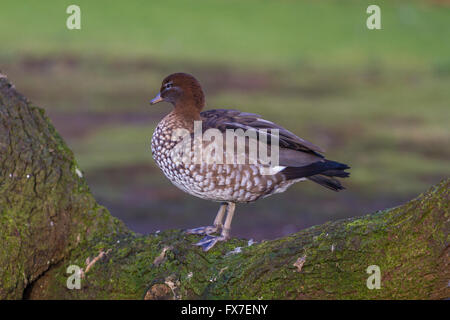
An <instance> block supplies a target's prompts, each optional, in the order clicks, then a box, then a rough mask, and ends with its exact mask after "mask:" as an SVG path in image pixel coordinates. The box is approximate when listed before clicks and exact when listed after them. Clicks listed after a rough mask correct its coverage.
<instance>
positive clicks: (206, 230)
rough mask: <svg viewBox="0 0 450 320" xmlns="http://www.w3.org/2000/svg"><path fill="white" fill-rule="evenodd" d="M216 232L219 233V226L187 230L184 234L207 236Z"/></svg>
mask: <svg viewBox="0 0 450 320" xmlns="http://www.w3.org/2000/svg"><path fill="white" fill-rule="evenodd" d="M217 231H219V226H206V227H198V228H193V229H187V230H186V231H185V232H186V233H187V234H200V235H209V234H211V233H214V232H217Z"/></svg>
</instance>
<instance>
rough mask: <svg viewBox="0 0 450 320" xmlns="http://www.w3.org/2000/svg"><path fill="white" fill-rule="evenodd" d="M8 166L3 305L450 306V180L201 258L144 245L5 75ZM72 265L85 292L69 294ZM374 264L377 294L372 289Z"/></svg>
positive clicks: (186, 239)
mask: <svg viewBox="0 0 450 320" xmlns="http://www.w3.org/2000/svg"><path fill="white" fill-rule="evenodd" d="M0 156H1V157H0V169H1V172H0V298H1V299H21V298H29V299H198V298H204V299H390V298H393V299H444V298H448V297H449V296H450V291H449V270H450V269H449V247H448V242H449V235H448V231H449V221H450V220H449V210H448V204H449V184H450V179H446V180H443V181H442V182H441V183H440V184H438V185H436V186H434V187H432V188H431V189H430V190H428V191H427V192H426V193H424V194H422V195H420V196H419V197H418V198H416V199H414V200H411V201H410V202H408V203H406V204H404V205H402V206H399V207H396V208H392V209H387V210H384V211H380V212H375V213H372V214H369V215H366V216H363V217H357V218H351V219H345V220H339V221H334V222H328V223H326V224H323V225H321V226H315V227H311V228H308V229H306V230H302V231H300V232H298V233H296V234H293V235H290V236H288V237H285V238H281V239H277V240H273V241H265V242H262V243H256V244H252V245H250V246H249V243H248V242H247V241H246V240H242V239H232V240H230V241H228V242H226V243H219V244H217V245H216V246H215V247H214V248H213V249H212V250H210V251H209V252H207V253H204V252H202V251H201V250H200V248H198V247H195V246H193V245H192V244H193V243H194V242H196V241H198V239H199V236H194V235H189V236H188V235H185V234H184V233H183V232H182V231H180V230H169V231H165V232H162V233H158V234H152V235H147V236H142V235H138V234H135V233H133V232H131V231H130V230H128V229H127V228H126V227H125V226H124V224H123V223H122V222H121V221H119V220H117V219H115V218H114V217H112V216H111V215H110V214H109V212H108V211H107V210H106V209H105V208H104V207H102V206H100V205H98V204H97V202H96V201H95V199H94V198H93V196H92V194H91V193H90V191H89V188H88V186H87V184H86V181H85V179H84V178H83V176H82V173H81V171H80V170H81V169H80V168H79V167H78V165H77V163H76V161H75V159H74V156H73V153H72V152H71V151H70V150H69V149H68V147H67V146H66V144H65V143H64V141H63V140H62V138H61V137H60V136H59V135H58V133H57V132H56V130H55V129H54V127H53V126H52V125H51V123H50V121H49V119H48V118H47V117H46V116H45V113H44V111H43V110H42V109H40V108H38V107H35V106H33V105H32V103H31V102H30V101H28V100H27V99H26V98H25V97H23V96H22V95H20V94H19V93H17V91H16V90H15V88H14V86H12V85H11V84H10V82H9V81H8V79H7V78H6V77H5V76H4V75H2V74H1V73H0ZM71 265H72V266H78V267H79V268H80V270H81V271H80V272H81V274H80V285H81V288H80V289H76V288H74V289H68V286H67V283H68V282H69V283H72V282H71V281H72V280H73V279H74V278H73V277H71V276H76V275H74V274H72V273H68V272H67V268H68V267H69V266H71ZM371 265H376V266H378V267H379V270H380V275H381V278H380V288H379V289H376V288H375V289H369V288H368V286H367V282H368V278H369V277H371V278H370V279H369V282H370V283H372V278H373V277H374V276H375V275H371V274H368V273H367V268H368V267H369V266H371ZM69 277H71V278H69ZM70 279H72V280H70ZM68 280H69V281H68Z"/></svg>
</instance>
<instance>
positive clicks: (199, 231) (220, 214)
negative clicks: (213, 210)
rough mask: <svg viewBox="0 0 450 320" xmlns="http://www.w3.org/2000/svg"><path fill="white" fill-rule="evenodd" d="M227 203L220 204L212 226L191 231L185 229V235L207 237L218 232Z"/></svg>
mask: <svg viewBox="0 0 450 320" xmlns="http://www.w3.org/2000/svg"><path fill="white" fill-rule="evenodd" d="M227 206H228V203H226V202H225V203H222V204H221V205H220V208H219V212H217V215H216V218H215V219H214V224H213V225H212V226H206V227H198V228H193V229H187V230H186V233H189V234H201V235H204V234H206V235H209V234H211V233H214V232H217V231H219V229H221V228H222V221H223V216H224V215H225V211H226V209H227Z"/></svg>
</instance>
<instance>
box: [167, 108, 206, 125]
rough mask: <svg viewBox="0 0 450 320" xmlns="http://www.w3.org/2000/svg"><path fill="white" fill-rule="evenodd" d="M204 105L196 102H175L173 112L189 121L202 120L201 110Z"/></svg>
mask: <svg viewBox="0 0 450 320" xmlns="http://www.w3.org/2000/svg"><path fill="white" fill-rule="evenodd" d="M202 109H203V106H199V105H197V104H195V103H183V104H175V106H174V109H173V111H172V112H173V113H174V114H175V115H176V116H177V117H178V118H180V119H183V120H185V121H187V122H193V121H195V120H200V119H201V117H200V112H201V110H202Z"/></svg>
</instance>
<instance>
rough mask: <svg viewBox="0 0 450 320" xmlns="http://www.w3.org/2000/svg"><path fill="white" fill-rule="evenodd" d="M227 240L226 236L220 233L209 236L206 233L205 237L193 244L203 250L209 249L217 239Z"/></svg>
mask: <svg viewBox="0 0 450 320" xmlns="http://www.w3.org/2000/svg"><path fill="white" fill-rule="evenodd" d="M226 240H228V237H226V236H223V235H220V236H210V235H207V236H206V237H204V238H203V239H202V240H200V241H199V242H197V243H195V244H194V245H196V246H199V247H202V249H203V251H208V250H209V249H211V248H212V247H214V245H215V244H216V243H217V242H219V241H226Z"/></svg>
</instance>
